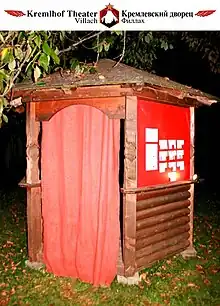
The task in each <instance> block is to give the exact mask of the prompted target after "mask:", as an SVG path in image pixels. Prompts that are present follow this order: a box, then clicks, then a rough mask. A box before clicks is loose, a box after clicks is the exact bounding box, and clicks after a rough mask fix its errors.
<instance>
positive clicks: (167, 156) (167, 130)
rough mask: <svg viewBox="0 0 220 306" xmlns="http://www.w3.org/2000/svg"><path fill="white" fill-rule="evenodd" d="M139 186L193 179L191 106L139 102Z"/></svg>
mask: <svg viewBox="0 0 220 306" xmlns="http://www.w3.org/2000/svg"><path fill="white" fill-rule="evenodd" d="M137 120H138V122H137V127H138V134H137V146H138V147H137V152H138V153H137V163H138V168H137V169H138V187H144V186H150V185H159V184H166V183H169V182H175V181H184V180H189V179H190V109H189V108H185V107H178V106H173V105H167V104H162V103H156V102H151V101H144V100H139V101H138V114H137Z"/></svg>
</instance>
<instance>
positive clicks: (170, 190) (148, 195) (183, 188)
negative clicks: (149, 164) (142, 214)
mask: <svg viewBox="0 0 220 306" xmlns="http://www.w3.org/2000/svg"><path fill="white" fill-rule="evenodd" d="M189 189H190V184H187V185H182V186H177V187H172V188H164V189H160V190H155V191H148V192H142V193H138V194H137V201H141V200H145V199H150V198H155V197H159V196H164V195H167V194H174V193H179V192H184V191H188V190H189Z"/></svg>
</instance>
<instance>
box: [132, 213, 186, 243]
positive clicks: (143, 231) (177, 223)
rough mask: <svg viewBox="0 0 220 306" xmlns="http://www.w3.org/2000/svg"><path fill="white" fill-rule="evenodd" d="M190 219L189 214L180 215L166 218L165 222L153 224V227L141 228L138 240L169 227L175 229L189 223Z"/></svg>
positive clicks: (138, 232)
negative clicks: (171, 218)
mask: <svg viewBox="0 0 220 306" xmlns="http://www.w3.org/2000/svg"><path fill="white" fill-rule="evenodd" d="M189 220H190V219H189V216H183V217H180V218H177V219H174V220H170V221H167V220H166V221H165V222H162V223H160V224H156V225H153V226H151V227H147V228H144V229H140V230H138V231H137V234H136V239H137V241H139V239H143V238H145V237H150V236H153V235H155V234H157V233H161V232H164V231H166V230H169V229H174V228H176V227H178V226H181V225H185V224H187V223H188V224H189Z"/></svg>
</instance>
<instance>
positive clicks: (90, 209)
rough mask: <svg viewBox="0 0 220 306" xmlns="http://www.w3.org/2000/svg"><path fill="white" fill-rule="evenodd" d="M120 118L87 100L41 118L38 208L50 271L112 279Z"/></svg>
mask: <svg viewBox="0 0 220 306" xmlns="http://www.w3.org/2000/svg"><path fill="white" fill-rule="evenodd" d="M119 137H120V120H119V119H109V118H108V117H107V116H106V115H105V114H103V113H102V112H101V111H99V110H97V109H95V108H92V107H90V106H84V105H77V106H70V107H68V108H64V109H63V110H61V111H60V112H58V113H57V114H56V115H55V116H53V117H52V118H51V120H50V121H49V122H43V133H42V158H41V163H42V165H41V167H42V213H43V225H44V261H45V264H46V267H47V270H48V271H49V272H52V273H54V274H55V275H59V276H70V277H76V278H80V279H81V280H82V281H85V282H89V283H92V284H94V285H110V284H111V282H112V281H113V279H114V277H115V275H116V272H117V258H118V245H119V182H118V171H119V160H118V159H119V158H118V156H119V154H118V153H119V145H120V139H119Z"/></svg>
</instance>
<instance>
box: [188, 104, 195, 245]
mask: <svg viewBox="0 0 220 306" xmlns="http://www.w3.org/2000/svg"><path fill="white" fill-rule="evenodd" d="M194 148H195V109H194V107H190V178H191V179H193V175H194V164H195V149H194ZM194 187H195V186H194V184H192V185H191V187H190V238H189V239H190V247H193V215H194V189H195V188H194Z"/></svg>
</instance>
